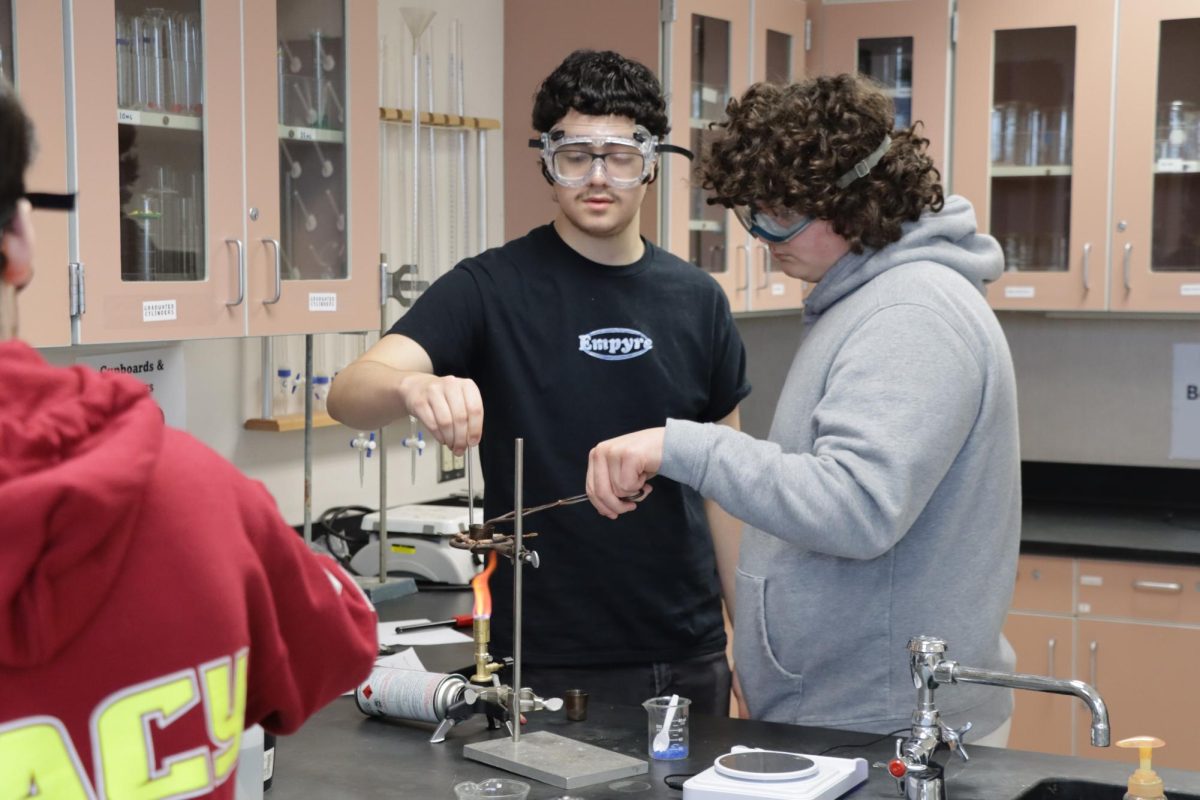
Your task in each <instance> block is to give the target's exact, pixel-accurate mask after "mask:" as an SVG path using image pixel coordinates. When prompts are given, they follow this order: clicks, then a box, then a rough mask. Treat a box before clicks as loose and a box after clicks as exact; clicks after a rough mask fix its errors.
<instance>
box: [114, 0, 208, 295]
mask: <svg viewBox="0 0 1200 800" xmlns="http://www.w3.org/2000/svg"><path fill="white" fill-rule="evenodd" d="M160 2H161V0H151V2H150V3H149V4H148V3H147V2H146V0H117V3H116V59H117V65H116V68H117V153H116V160H117V169H118V172H117V181H118V186H119V188H118V191H119V193H120V200H121V216H120V235H121V279H122V280H125V281H146V282H149V281H204V280H206V279H207V277H208V272H207V259H206V258H205V245H206V242H205V240H206V238H207V237H206V235H205V231H206V226H205V220H204V210H205V202H204V190H205V185H204V184H205V181H204V175H205V169H204V122H205V119H204V98H203V89H202V85H201V83H202V81H201V76H202V75H203V55H202V54H203V52H204V41H203V36H204V34H203V30H202V27H201V24H200V0H186V1H185V2H180V3H178V4H177V5H176V6H175V7H173V8H170V9H168V8H164V7H162V6H161V5H160Z"/></svg>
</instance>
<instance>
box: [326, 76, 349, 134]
mask: <svg viewBox="0 0 1200 800" xmlns="http://www.w3.org/2000/svg"><path fill="white" fill-rule="evenodd" d="M325 91H326V92H328V93H329V99H330V100H332V101H333V104H334V105H335V106H337V113H338V122H339V123H345V122H346V109H345V108H344V107H343V106H342V101H341V100H339V99H338V96H337V90H335V89H334V88H333V81H330V80H327V81H325Z"/></svg>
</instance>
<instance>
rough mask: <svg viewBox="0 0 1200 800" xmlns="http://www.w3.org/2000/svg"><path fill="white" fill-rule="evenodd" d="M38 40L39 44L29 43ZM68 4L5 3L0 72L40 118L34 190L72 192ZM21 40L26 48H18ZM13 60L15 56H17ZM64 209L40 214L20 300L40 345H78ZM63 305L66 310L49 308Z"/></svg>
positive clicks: (30, 178) (0, 19)
mask: <svg viewBox="0 0 1200 800" xmlns="http://www.w3.org/2000/svg"><path fill="white" fill-rule="evenodd" d="M31 42H36V43H37V45H36V46H32V47H31V46H26V43H31ZM62 42H63V9H62V4H61V3H46V2H44V1H43V0H5V2H3V3H0V48H2V50H0V52H2V53H3V56H4V57H3V58H2V59H0V71H2V72H3V73H4V76H5V77H6V78H7V79H8V80H9V81H11V82H12V83H13V85H14V86H15V88H16V90H17V94H18V95H20V98H21V103H22V105H24V107H25V111H26V113H27V114H29V116H30V118H31V119H32V120H33V124H34V128H35V133H34V138H35V142H36V144H35V150H34V153H33V163H32V164H31V165H30V168H29V171H28V173H27V174H26V176H25V188H26V189H27V190H28V191H30V192H39V191H40V192H65V191H67V120H66V95H65V91H66V88H65V83H64V80H63V44H62ZM15 43H20V44H21V45H22V46H20V47H14V44H15ZM14 55H15V58H12V59H11V60H10V56H14ZM69 222H70V217H69V215H67V214H64V213H63V212H61V211H34V212H33V226H34V229H35V232H36V241H37V253H36V256H35V259H34V265H35V268H36V272H35V274H34V281H33V283H32V284H30V285H29V287H28V288H26V289H25V290H24V291H23V292H22V293H21V297H20V304H21V305H20V307H21V311H22V313H21V319H20V324H21V330H20V333H21V338H22V339H24V340H25V341H27V342H29V343H30V344H32V345H35V346H37V347H56V346H63V345H68V344H70V343H71V320H70V317H69V316H68V315H67V313H66V304H65V302H64V300H63V298H66V297H67V262H68V261H69V256H68V249H67V245H68V237H69V229H68V224H69ZM47 308H55V309H56V310H57V312H58V313H53V314H47V313H42V312H43V309H47Z"/></svg>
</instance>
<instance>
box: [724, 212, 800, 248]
mask: <svg viewBox="0 0 1200 800" xmlns="http://www.w3.org/2000/svg"><path fill="white" fill-rule="evenodd" d="M731 210H732V211H733V215H734V216H735V217H737V220H738V222H740V223H742V227H743V228H745V229H746V230H748V231H749V232H750V235H751V236H754V237H757V238H759V239H762V240H763V241H764V242H770V243H771V244H783V243H784V242H790V241H791V240H792V239H795V238H796V237H797V236H799V235H800V234H802V233H804V229H805V228H807V227H808V226H809V225H812V224H813V222H814V221H815V220H814V218H813V217H803V216H799V217H791V218H789V219H788V221H787V222H780V221H779V220H777V219H775V218H774V217H772V216H770V215H769V214H764V213H763V212H761V211H755V210H754V209H752V208H750V206H733V207H732V208H731Z"/></svg>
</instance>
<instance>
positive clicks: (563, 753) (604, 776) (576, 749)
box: [463, 731, 650, 789]
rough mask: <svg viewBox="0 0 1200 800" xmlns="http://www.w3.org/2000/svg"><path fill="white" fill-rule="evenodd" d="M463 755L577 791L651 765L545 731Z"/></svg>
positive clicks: (478, 746)
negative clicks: (582, 787) (517, 740)
mask: <svg viewBox="0 0 1200 800" xmlns="http://www.w3.org/2000/svg"><path fill="white" fill-rule="evenodd" d="M463 755H465V756H466V757H467V758H469V759H471V760H473V761H481V762H483V763H484V764H489V765H491V766H493V767H498V768H500V769H503V770H507V771H508V772H513V773H516V774H517V775H522V776H524V777H526V778H533V779H534V780H538V781H541V782H542V783H548V784H550V785H551V786H557V787H558V788H559V789H578V788H579V787H581V786H591V785H592V784H594V783H603V782H604V781H611V780H616V779H617V778H627V777H629V776H630V775H643V774H645V773H647V772H649V771H650V765H649V764H647V763H646V762H645V761H642V760H641V759H637V758H633V757H632V756H625V755H621V754H620V753H614V752H612V751H611V750H605V749H603V748H600V747H596V746H595V745H590V744H585V743H584V742H577V741H575V740H574V739H568V738H567V737H565V736H559V735H558V734H556V733H549V732H548V731H534V732H532V733H523V734H521V741H520V742H516V743H514V742H513V740H512V739H508V738H505V739H491V740H489V741H486V742H474V743H471V744H468V745H465V746H464V747H463Z"/></svg>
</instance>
